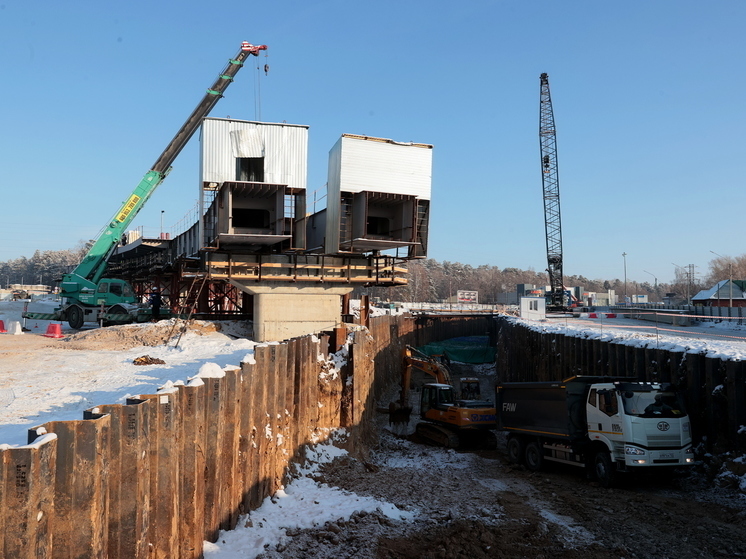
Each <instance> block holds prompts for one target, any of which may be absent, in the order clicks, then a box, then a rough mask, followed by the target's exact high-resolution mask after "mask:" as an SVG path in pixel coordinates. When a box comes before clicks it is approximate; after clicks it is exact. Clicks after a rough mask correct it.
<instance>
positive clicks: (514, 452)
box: [506, 435, 525, 464]
mask: <svg viewBox="0 0 746 559" xmlns="http://www.w3.org/2000/svg"><path fill="white" fill-rule="evenodd" d="M506 446H507V448H508V461H509V462H511V463H513V464H522V463H523V453H524V451H525V448H524V444H523V439H522V438H521V437H517V436H515V435H510V436H509V437H508V442H507V445H506Z"/></svg>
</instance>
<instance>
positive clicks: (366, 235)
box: [309, 134, 433, 258]
mask: <svg viewBox="0 0 746 559" xmlns="http://www.w3.org/2000/svg"><path fill="white" fill-rule="evenodd" d="M432 152H433V146H432V145H430V144H419V143H412V142H396V141H393V140H388V139H384V138H373V137H370V136H357V135H353V134H344V135H342V137H341V138H340V139H339V141H338V142H337V143H336V144H335V145H334V147H333V148H332V149H331V151H330V152H329V176H328V183H327V200H328V201H327V207H326V212H325V215H324V216H323V218H322V219H321V220H320V223H318V224H317V225H316V226H317V228H318V226H319V225H322V224H323V227H324V239H323V248H322V247H321V246H320V247H318V248H319V250H322V251H323V252H324V253H326V254H337V253H347V252H351V253H365V252H377V251H383V250H389V249H404V250H406V252H407V254H406V256H408V257H410V258H411V257H424V256H426V254H427V229H428V220H429V210H430V193H431V188H432V187H431V185H432ZM309 236H311V232H310V231H309ZM316 236H317V237H318V231H317V232H316ZM309 246H310V247H311V248H313V246H314V245H313V243H311V242H309ZM402 256H403V255H402Z"/></svg>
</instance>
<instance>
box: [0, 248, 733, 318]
mask: <svg viewBox="0 0 746 559" xmlns="http://www.w3.org/2000/svg"><path fill="white" fill-rule="evenodd" d="M90 245H91V243H90V241H89V242H87V243H85V242H81V243H80V244H79V245H78V246H77V247H76V248H74V249H69V250H58V251H54V250H45V251H40V250H37V251H36V252H34V254H33V256H32V257H31V258H26V257H25V256H23V257H21V258H16V259H13V260H8V261H7V262H0V285H2V286H4V287H8V286H9V285H12V284H26V285H34V284H44V285H52V286H54V285H55V283H56V282H58V281H59V280H60V279H61V278H62V275H63V274H65V273H68V272H70V271H72V269H73V268H74V267H75V266H76V265H77V264H78V263H79V262H80V261H81V260H82V259H83V257H84V256H85V254H86V252H87V251H88V249H89V248H90ZM407 268H408V271H409V274H408V278H409V281H408V284H407V285H406V286H402V287H396V288H385V287H378V288H367V289H366V288H360V287H358V288H356V289H355V291H354V292H353V297H355V296H358V297H359V296H360V295H362V294H367V295H370V296H372V297H379V298H380V299H382V300H390V301H407V302H431V303H435V302H440V301H445V300H447V299H448V298H449V297H452V296H455V295H456V292H457V291H459V290H467V291H478V292H479V302H480V303H486V304H494V303H496V302H498V301H499V300H500V298H499V295H500V294H503V293H515V291H516V286H517V285H518V284H533V285H536V286H537V287H539V288H541V287H543V286H545V285H548V284H549V278H548V276H547V274H546V272H543V271H542V272H537V271H535V270H532V269H529V270H521V269H518V268H510V267H508V268H500V267H498V266H490V265H488V264H483V265H481V266H477V267H474V266H470V265H469V264H462V263H460V262H449V261H447V260H444V261H443V262H439V261H437V260H434V259H432V258H428V259H422V260H411V261H409V262H408V263H407ZM729 278H733V279H741V278H746V254H744V255H741V256H738V257H735V258H733V257H718V258H715V259H714V260H712V261H711V262H710V264H709V272H708V274H707V275H706V276H705V277H703V278H698V277H697V274H692V273H690V270H689V269H688V268H676V272H675V278H674V280H673V281H671V282H669V283H656V282H654V283H652V284H651V283H650V282H648V281H644V282H637V281H634V280H629V279H628V280H627V284H626V289H625V283H624V281H623V280H620V279H618V278H614V279H589V278H587V277H585V276H583V275H565V277H564V280H565V285H566V286H567V287H575V286H580V287H582V288H583V290H584V291H587V292H596V293H605V292H607V291H608V290H610V289H613V290H614V291H615V293H616V294H617V295H618V296H619V297H620V300H621V298H622V297H624V294H625V291H626V293H627V294H628V295H630V296H632V295H647V296H648V300H649V301H651V302H660V301H662V300H663V297H665V296H666V295H667V294H668V293H676V295H677V296H678V297H680V298H685V297H686V296H687V295H690V296H691V295H695V294H696V293H697V292H698V291H700V290H701V289H703V288H706V287H710V286H712V285H714V284H715V283H716V282H718V281H721V280H725V279H729Z"/></svg>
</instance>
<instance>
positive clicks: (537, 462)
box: [525, 441, 544, 472]
mask: <svg viewBox="0 0 746 559" xmlns="http://www.w3.org/2000/svg"><path fill="white" fill-rule="evenodd" d="M525 456H526V467H527V468H528V469H529V470H531V471H532V472H538V471H539V470H541V467H542V466H543V465H544V454H543V452H542V450H541V445H540V444H539V443H538V442H536V441H531V442H530V443H528V444H527V445H526V451H525Z"/></svg>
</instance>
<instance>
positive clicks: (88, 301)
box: [23, 41, 267, 329]
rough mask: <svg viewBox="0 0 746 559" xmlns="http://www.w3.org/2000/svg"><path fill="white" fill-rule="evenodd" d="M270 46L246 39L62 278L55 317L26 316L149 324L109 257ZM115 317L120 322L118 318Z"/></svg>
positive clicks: (146, 312) (80, 322)
mask: <svg viewBox="0 0 746 559" xmlns="http://www.w3.org/2000/svg"><path fill="white" fill-rule="evenodd" d="M266 49H267V46H266V45H258V46H257V45H252V44H250V43H248V42H246V41H244V42H243V43H242V44H241V50H240V51H239V52H238V54H237V55H236V56H235V58H232V59H231V60H229V61H228V65H227V66H226V67H225V69H224V70H223V71H222V72H221V74H220V75H219V76H218V78H217V80H216V81H215V83H214V84H213V85H212V87H210V89H208V90H207V93H206V94H205V96H204V98H203V99H202V101H201V102H200V103H199V105H197V108H196V109H194V111H193V112H192V114H191V116H190V117H189V118H188V119H187V121H186V122H185V123H184V125H183V126H182V127H181V130H179V132H178V133H177V134H176V136H174V138H173V140H171V143H170V144H168V146H167V147H166V149H165V150H164V151H163V153H162V154H161V156H160V157H159V158H158V159H157V160H156V162H155V164H154V165H153V167H152V168H151V169H150V170H149V171H148V172H147V173H146V174H145V176H144V177H143V179H142V180H141V181H140V184H138V185H137V187H136V188H135V190H134V191H133V192H132V194H131V195H130V197H129V198H128V199H127V200H126V201H125V202H124V204H123V205H122V207H121V208H119V210H118V211H117V212H116V213H115V214H114V217H113V218H112V219H111V221H110V222H109V224H108V225H107V226H106V227H105V228H104V230H103V231H102V233H101V234H100V235H99V237H98V239H96V241H95V242H94V244H93V245H92V246H91V248H90V249H89V250H88V253H87V254H86V256H85V258H83V260H82V261H81V262H80V264H78V266H77V267H76V268H75V269H74V270H73V271H72V272H71V273H69V274H65V275H64V276H63V277H62V283H61V285H60V294H61V296H62V305H61V306H60V307H59V308H58V309H55V313H54V314H42V313H28V312H27V313H24V314H23V317H24V318H30V319H37V320H62V321H64V320H67V322H68V323H69V324H70V327H71V328H75V329H79V328H81V327H82V326H83V323H85V322H102V323H103V322H104V321H107V322H112V321H113V322H118V323H124V322H145V321H147V320H149V319H150V312H149V309H147V308H144V307H143V305H142V304H140V303H139V302H138V300H137V297H136V295H135V292H134V290H133V289H132V286H131V285H130V284H129V283H127V282H126V281H125V280H122V279H114V278H110V279H107V278H104V273H105V272H106V266H107V263H108V260H109V257H110V256H111V254H112V253H113V252H114V249H115V248H116V246H117V244H118V243H119V240H120V239H121V237H122V235H123V233H124V232H125V230H126V228H127V227H128V226H129V224H130V223H132V220H133V219H135V216H136V215H137V213H138V212H139V211H140V210H141V209H142V207H143V206H144V205H145V202H147V201H148V198H150V196H152V194H153V192H155V189H156V188H157V187H158V185H160V184H161V183H162V182H163V180H164V179H165V178H166V175H168V173H169V171H170V170H171V164H172V163H173V162H174V160H175V159H176V157H177V156H178V155H179V153H181V150H182V149H183V148H184V146H185V145H186V144H187V142H188V141H189V139H190V138H191V137H192V135H193V134H194V132H195V131H196V130H197V128H199V126H200V124H201V123H202V119H203V118H204V117H206V116H207V115H208V114H209V113H210V111H211V110H212V108H213V107H214V106H215V104H216V103H217V102H218V99H220V98H221V97H222V96H223V92H224V91H225V90H226V88H227V87H228V85H229V84H230V83H231V81H233V78H234V77H235V75H236V74H237V73H238V70H239V69H240V68H241V66H243V63H244V61H245V60H246V59H247V58H248V57H249V56H250V55H254V56H259V51H262V50H266ZM115 317H116V318H115Z"/></svg>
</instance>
